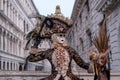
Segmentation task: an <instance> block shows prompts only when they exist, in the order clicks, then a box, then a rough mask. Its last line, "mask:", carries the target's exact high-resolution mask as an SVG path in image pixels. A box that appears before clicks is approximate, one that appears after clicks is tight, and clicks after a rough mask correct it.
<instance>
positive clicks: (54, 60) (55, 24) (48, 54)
mask: <svg viewBox="0 0 120 80" xmlns="http://www.w3.org/2000/svg"><path fill="white" fill-rule="evenodd" d="M48 18H49V20H50V21H51V22H52V27H51V28H48V27H46V26H47V25H46V24H45V25H44V26H43V28H42V30H41V32H40V33H39V35H40V36H41V37H50V39H51V41H52V46H53V47H52V48H51V49H48V50H45V51H38V50H37V48H36V47H34V46H32V47H31V50H30V55H29V56H28V57H27V59H26V62H27V61H30V62H37V61H41V60H44V59H47V60H48V61H49V62H50V64H51V67H52V68H51V69H52V70H51V75H50V76H48V77H46V78H43V79H41V80H83V79H79V78H78V77H77V76H75V75H74V74H73V73H72V71H71V62H72V60H74V61H75V62H76V63H77V65H79V66H80V67H82V68H84V69H86V70H90V64H89V63H86V62H85V61H84V60H83V59H82V58H81V57H80V56H79V54H78V53H77V52H76V51H75V50H74V49H73V48H71V47H69V46H68V44H67V40H66V38H65V34H66V32H67V30H68V29H69V28H70V27H71V26H72V21H71V20H70V19H68V18H65V17H64V16H63V15H62V14H61V13H60V7H59V6H57V7H56V12H55V14H52V15H50V16H48ZM49 20H48V24H51V23H50V21H49Z"/></svg>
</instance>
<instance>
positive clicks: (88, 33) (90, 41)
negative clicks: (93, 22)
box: [86, 29, 92, 47]
mask: <svg viewBox="0 0 120 80" xmlns="http://www.w3.org/2000/svg"><path fill="white" fill-rule="evenodd" d="M86 33H87V36H88V40H89V47H91V46H92V34H91V31H90V29H88V30H86Z"/></svg>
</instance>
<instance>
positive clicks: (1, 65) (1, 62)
mask: <svg viewBox="0 0 120 80" xmlns="http://www.w3.org/2000/svg"><path fill="white" fill-rule="evenodd" d="M1 70H3V60H1Z"/></svg>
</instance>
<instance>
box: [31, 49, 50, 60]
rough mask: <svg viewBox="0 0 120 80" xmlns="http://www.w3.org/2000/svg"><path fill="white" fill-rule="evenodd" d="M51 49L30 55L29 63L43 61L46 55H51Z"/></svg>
mask: <svg viewBox="0 0 120 80" xmlns="http://www.w3.org/2000/svg"><path fill="white" fill-rule="evenodd" d="M51 51H52V50H51V49H48V50H46V51H40V52H38V53H37V54H31V55H30V56H29V61H30V62H37V61H41V60H43V59H47V57H48V55H49V54H50V53H51Z"/></svg>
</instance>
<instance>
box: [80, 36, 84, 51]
mask: <svg viewBox="0 0 120 80" xmlns="http://www.w3.org/2000/svg"><path fill="white" fill-rule="evenodd" d="M80 46H81V50H82V51H84V43H83V39H82V38H80Z"/></svg>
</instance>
